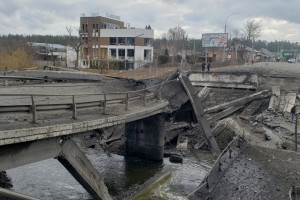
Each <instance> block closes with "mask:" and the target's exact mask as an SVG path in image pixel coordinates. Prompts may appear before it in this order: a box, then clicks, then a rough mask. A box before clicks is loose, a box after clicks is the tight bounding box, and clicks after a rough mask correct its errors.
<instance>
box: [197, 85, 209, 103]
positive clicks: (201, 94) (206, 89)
mask: <svg viewBox="0 0 300 200" xmlns="http://www.w3.org/2000/svg"><path fill="white" fill-rule="evenodd" d="M209 92H210V88H209V87H207V86H205V87H204V88H203V89H202V90H201V91H200V92H198V97H199V98H200V100H201V101H204V100H205V99H206V97H207V96H208V94H209Z"/></svg>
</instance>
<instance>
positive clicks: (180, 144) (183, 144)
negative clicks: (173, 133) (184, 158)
mask: <svg viewBox="0 0 300 200" xmlns="http://www.w3.org/2000/svg"><path fill="white" fill-rule="evenodd" d="M188 142H189V140H188V138H180V137H178V140H177V145H176V148H177V149H181V150H187V148H188Z"/></svg>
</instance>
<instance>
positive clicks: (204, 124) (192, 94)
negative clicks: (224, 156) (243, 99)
mask: <svg viewBox="0 0 300 200" xmlns="http://www.w3.org/2000/svg"><path fill="white" fill-rule="evenodd" d="M179 80H180V82H181V84H182V85H183V87H184V89H185V92H186V93H187V95H188V97H189V99H190V102H191V104H192V107H193V110H194V113H195V115H196V118H197V122H198V123H199V124H201V128H202V129H203V132H204V134H205V136H206V139H207V141H208V144H209V145H210V146H211V148H212V151H213V152H214V153H216V154H219V153H220V148H219V146H218V144H217V142H216V140H215V138H214V137H213V135H212V131H211V128H210V126H209V123H208V120H207V117H206V116H205V113H204V110H203V107H202V105H201V101H200V99H199V97H198V96H197V94H196V91H195V89H194V87H193V86H192V84H191V82H190V80H189V79H188V78H187V77H185V76H182V75H180V76H179Z"/></svg>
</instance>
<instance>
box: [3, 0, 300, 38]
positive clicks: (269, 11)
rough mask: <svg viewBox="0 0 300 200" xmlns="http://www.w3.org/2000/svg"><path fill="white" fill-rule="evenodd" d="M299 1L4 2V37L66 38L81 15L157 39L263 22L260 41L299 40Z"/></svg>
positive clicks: (37, 0)
mask: <svg viewBox="0 0 300 200" xmlns="http://www.w3.org/2000/svg"><path fill="white" fill-rule="evenodd" d="M299 12H300V0H94V1H87V0H0V20H1V23H0V34H1V35H7V34H9V33H11V34H26V35H29V34H30V35H31V34H42V35H46V34H48V35H64V34H66V28H65V27H66V26H76V27H79V19H80V16H81V14H82V13H86V14H91V13H99V15H101V16H105V15H106V13H110V14H114V15H117V16H120V17H121V21H124V22H125V23H129V24H130V26H133V27H136V28H145V26H146V25H148V24H149V25H151V27H152V28H153V29H154V30H155V37H156V38H158V37H161V34H162V33H164V32H167V31H168V29H169V28H171V27H175V26H177V25H180V26H182V27H183V28H184V29H185V30H186V32H187V33H188V36H189V38H201V35H202V33H217V32H224V26H225V21H226V18H227V16H229V15H230V14H232V13H239V14H235V15H231V16H230V17H228V20H227V32H229V34H231V35H232V36H234V34H233V32H232V30H233V29H240V28H241V27H242V26H243V25H244V24H245V23H246V21H247V19H255V20H258V21H261V23H262V25H263V27H264V28H263V33H262V36H261V38H260V39H262V40H267V41H273V40H289V41H291V42H296V41H297V42H300V14H299Z"/></svg>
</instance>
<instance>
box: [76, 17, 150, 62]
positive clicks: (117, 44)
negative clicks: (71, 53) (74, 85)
mask: <svg viewBox="0 0 300 200" xmlns="http://www.w3.org/2000/svg"><path fill="white" fill-rule="evenodd" d="M113 18H115V19H111V18H106V17H101V16H98V15H92V16H89V17H87V16H82V17H80V27H81V28H80V31H79V33H80V39H81V41H82V42H84V44H83V45H82V46H81V52H80V65H79V66H80V67H83V68H89V67H91V66H99V65H100V63H101V62H102V63H108V65H109V62H111V61H117V62H120V61H124V63H128V65H129V66H127V68H128V67H129V68H132V67H134V68H139V67H140V66H142V65H144V64H147V63H151V62H153V38H154V30H152V29H151V27H150V26H146V29H137V28H130V27H129V26H127V27H124V22H121V21H119V18H118V17H116V16H115V17H113Z"/></svg>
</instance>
